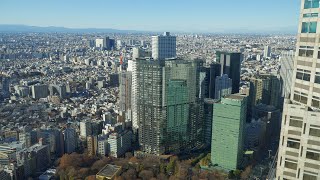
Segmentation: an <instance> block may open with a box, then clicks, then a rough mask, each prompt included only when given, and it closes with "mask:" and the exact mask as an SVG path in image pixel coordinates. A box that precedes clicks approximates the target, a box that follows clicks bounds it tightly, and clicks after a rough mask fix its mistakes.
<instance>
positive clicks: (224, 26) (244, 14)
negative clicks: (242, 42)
mask: <svg viewBox="0 0 320 180" xmlns="http://www.w3.org/2000/svg"><path fill="white" fill-rule="evenodd" d="M59 1H60V3H59ZM0 4H1V7H2V10H1V12H0V24H23V25H31V26H42V27H47V26H55V27H66V28H112V29H120V30H141V31H156V32H161V31H172V32H197V33H201V32H202V33H208V32H212V33H214V32H228V33H243V32H247V33H248V32H251V33H253V32H264V33H268V32H281V33H296V28H295V27H296V26H297V24H298V21H297V19H298V10H299V5H300V1H299V0H294V1H292V0H284V1H277V0H269V1H254V0H247V1H233V2H232V3H230V2H224V1H217V0H214V1H209V0H206V1H201V3H199V2H198V1H183V3H181V1H173V2H171V1H168V0H166V1H161V2H160V1H152V2H151V1H146V0H141V1H135V2H134V3H132V2H131V1H128V0H125V1H100V2H89V1H82V0H81V1H73V0H72V1H67V2H65V1H61V0H58V1H54V2H53V1H52V2H50V1H49V2H45V3H44V2H43V1H39V0H31V1H16V0H13V1H7V0H5V1H3V2H1V3H0ZM13 10H14V11H13ZM162 10H165V11H162ZM226 10H227V11H226ZM228 10H229V11H228ZM164 12H165V13H164ZM129 17H130V18H129ZM154 22H157V23H154ZM226 22H228V23H226Z"/></svg>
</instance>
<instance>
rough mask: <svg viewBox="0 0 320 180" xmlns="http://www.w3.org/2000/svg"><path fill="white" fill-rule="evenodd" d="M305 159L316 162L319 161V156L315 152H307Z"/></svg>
mask: <svg viewBox="0 0 320 180" xmlns="http://www.w3.org/2000/svg"><path fill="white" fill-rule="evenodd" d="M306 158H307V159H312V160H316V161H320V154H319V153H315V152H310V151H307V155H306Z"/></svg>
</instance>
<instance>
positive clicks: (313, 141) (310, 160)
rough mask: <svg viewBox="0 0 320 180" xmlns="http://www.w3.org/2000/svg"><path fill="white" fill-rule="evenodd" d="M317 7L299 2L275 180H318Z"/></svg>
mask: <svg viewBox="0 0 320 180" xmlns="http://www.w3.org/2000/svg"><path fill="white" fill-rule="evenodd" d="M319 14H320V7H319V0H302V1H301V12H300V21H299V34H298V36H297V49H296V54H295V60H294V66H293V67H294V68H293V69H294V70H293V80H292V88H291V95H290V97H289V98H288V99H286V100H285V103H284V108H283V117H282V129H281V135H280V143H279V153H278V162H277V173H276V174H277V175H276V176H277V177H276V179H281V180H282V179H298V180H317V179H320V111H319V110H320V61H319V59H320V50H319V45H320V42H319V36H320V20H319V18H318V17H319Z"/></svg>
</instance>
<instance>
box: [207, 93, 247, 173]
mask: <svg viewBox="0 0 320 180" xmlns="http://www.w3.org/2000/svg"><path fill="white" fill-rule="evenodd" d="M246 108H247V97H246V96H244V95H240V94H232V95H228V96H226V97H224V98H222V99H221V101H220V102H218V103H215V104H214V107H213V109H214V110H213V111H214V114H213V123H212V142H211V162H212V164H213V165H215V166H218V167H219V168H222V169H224V170H226V171H231V170H235V169H237V168H239V165H240V163H241V161H242V155H243V140H244V128H245V122H246V112H247V109H246Z"/></svg>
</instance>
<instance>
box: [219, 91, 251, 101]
mask: <svg viewBox="0 0 320 180" xmlns="http://www.w3.org/2000/svg"><path fill="white" fill-rule="evenodd" d="M245 97H247V96H246V95H245V94H240V93H238V94H230V95H227V96H225V97H224V99H234V100H243V99H244V98H245Z"/></svg>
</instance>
